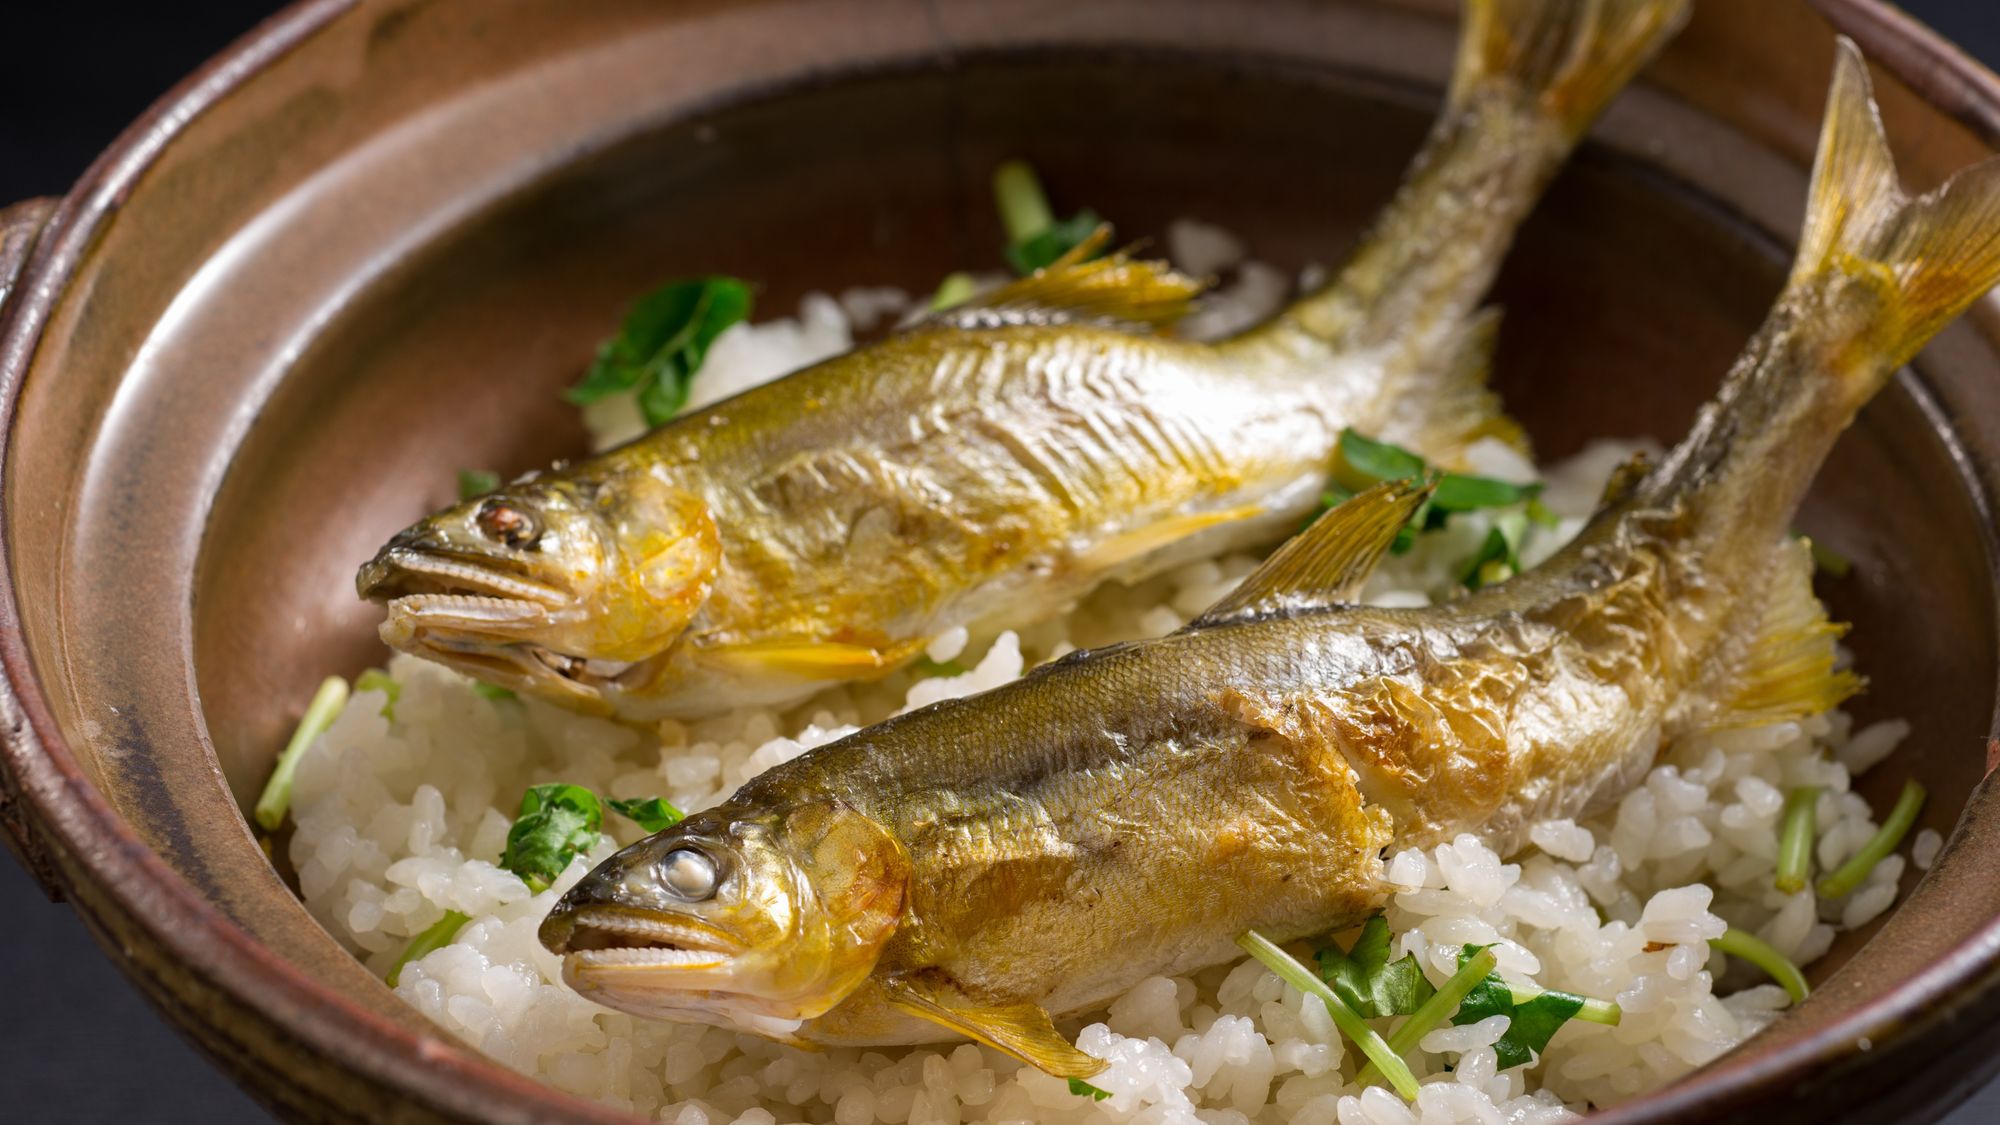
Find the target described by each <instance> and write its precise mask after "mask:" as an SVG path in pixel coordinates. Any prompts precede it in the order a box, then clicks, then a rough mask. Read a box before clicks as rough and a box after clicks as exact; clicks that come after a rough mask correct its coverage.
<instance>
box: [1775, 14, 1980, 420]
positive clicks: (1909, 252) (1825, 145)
mask: <svg viewBox="0 0 2000 1125" xmlns="http://www.w3.org/2000/svg"><path fill="white" fill-rule="evenodd" d="M1847 282H1858V283H1859V284H1860V285H1862V286H1864V287H1866V288H1867V289H1869V290H1872V291H1873V294H1874V296H1875V299H1876V300H1877V301H1878V302H1879V304H1878V306H1877V307H1875V308H1872V309H1869V310H1868V312H1867V316H1868V318H1869V326H1868V329H1867V330H1866V331H1864V332H1863V333H1862V334H1861V335H1860V337H1859V338H1858V339H1856V340H1855V341H1854V343H1855V344H1856V345H1858V346H1859V347H1861V348H1864V349H1866V353H1867V359H1868V360H1869V361H1870V362H1868V363H1864V364H1859V365H1856V364H1839V365H1837V366H1839V367H1841V368H1844V369H1847V370H1851V371H1854V372H1855V373H1857V374H1860V373H1862V371H1865V372H1866V374H1867V376H1868V377H1867V378H1866V379H1864V380H1863V382H1864V383H1865V385H1861V386H1857V387H1855V388H1854V390H1855V392H1856V397H1857V398H1858V399H1859V398H1866V397H1867V396H1868V395H1869V394H1872V393H1873V392H1874V391H1875V390H1876V389H1877V387H1878V386H1879V385H1880V382H1881V381H1882V380H1884V379H1886V378H1887V377H1888V375H1889V374H1890V373H1892V372H1894V371H1895V370H1896V369H1897V368H1899V367H1901V366H1902V365H1903V364H1904V363H1907V362H1908V361H1909V360H1910V358H1911V357H1912V356H1914V355H1915V354H1916V353H1917V351H1918V350H1919V349H1921V348H1922V347H1923V346H1924V344H1925V343H1927V342H1928V341H1929V340H1930V338H1931V337H1932V336H1934V335H1936V334H1937V332H1938V331H1939V330H1940V329H1942V328H1943V327H1944V326H1945V325H1946V324H1947V323H1949V322H1950V321H1951V319H1952V318H1953V317H1956V316H1957V315H1958V314H1959V313H1960V312H1963V311H1964V310H1965V308H1966V306H1967V305H1970V304H1971V303H1972V302H1974V301H1976V300H1978V299H1979V298H1980V297H1981V296H1983V295H1984V294H1985V293H1986V292H1987V291H1988V290H1989V289H1991V288H1993V286H1994V284H1995V283H1996V282H2000V157H1996V158H1992V159H1988V160H1985V161H1983V162H1981V163H1979V164H1976V165H1973V166H1972V167H1970V168H1967V169H1965V170H1963V171H1961V172H1959V173H1958V174H1957V175H1954V176H1952V177H1951V178H1950V179H1949V180H1947V181H1945V183H1944V184H1943V185H1942V186H1941V187H1938V188H1937V189H1935V190H1933V191H1930V192H1928V193H1926V194H1924V195H1920V196H1916V197H1915V198H1911V197H1910V196H1908V195H1906V194H1904V192H1903V190H1902V188H1901V186H1900V185H1899V183H1898V181H1897V177H1896V166H1895V161H1894V159H1893V158H1892V157H1891V156H1890V155H1889V143H1888V139H1887V138H1886V137H1885V136H1884V134H1883V131H1882V119H1881V117H1880V115H1879V114H1878V113H1877V112H1876V109H1875V101H1874V98H1873V97H1872V96H1871V94H1870V91H1869V81H1868V64H1867V63H1866V62H1865V61H1863V59H1862V57H1861V51H1860V49H1859V48H1857V47H1856V46H1855V45H1854V43H1853V41H1851V40H1849V39H1847V38H1845V37H1842V38H1841V39H1840V41H1839V45H1838V49H1837V58H1836V61H1835V64H1834V73H1833V87H1832V89H1831V91H1830V92H1829V93H1828V95H1827V107H1826V121H1825V124H1824V125H1823V126H1822V128H1821V132H1820V142H1819V154H1818V156H1817V157H1816V158H1815V159H1814V161H1813V180H1812V192H1811V195H1810V197H1809V199H1808V201H1807V204H1806V220H1805V228H1804V231H1803V233H1802V234H1801V235H1800V238H1799V254H1798V258H1797V260H1796V261H1795V262H1794V263H1793V265H1792V275H1791V278H1790V280H1789V281H1788V282H1787V283H1786V289H1787V292H1788V293H1790V294H1793V295H1795V296H1796V295H1802V294H1805V293H1809V292H1812V291H1816V290H1827V289H1829V287H1830V286H1831V287H1838V286H1840V285H1841V284H1842V283H1847Z"/></svg>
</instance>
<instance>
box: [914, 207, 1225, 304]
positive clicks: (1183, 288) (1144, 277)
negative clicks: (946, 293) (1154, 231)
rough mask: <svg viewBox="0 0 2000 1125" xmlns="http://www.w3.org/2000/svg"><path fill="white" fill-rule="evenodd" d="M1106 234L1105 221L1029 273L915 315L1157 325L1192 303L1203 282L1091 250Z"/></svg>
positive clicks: (1116, 253)
mask: <svg viewBox="0 0 2000 1125" xmlns="http://www.w3.org/2000/svg"><path fill="white" fill-rule="evenodd" d="M1110 238H1111V228H1110V227H1109V226H1101V227H1098V228H1097V229H1096V230H1095V231H1093V232H1092V233H1091V235H1090V237H1089V238H1086V239H1084V240H1083V241H1082V242H1079V243H1077V244H1076V245H1075V246H1073V247H1071V248H1070V250H1069V252H1068V253H1066V254H1064V255H1063V256H1062V257H1060V258H1058V259H1056V260H1055V261H1053V262H1051V263H1049V264H1048V265H1047V266H1044V267H1043V268H1041V269H1038V270H1036V271H1035V272H1034V273H1031V274H1029V275H1028V276H1026V277H1024V278H1021V279H1020V280H1019V281H1012V282H1009V283H1007V284H1006V285H1002V286H1001V287H1000V288H998V289H995V290H993V291H992V292H989V293H982V294H980V295H979V296H977V297H974V298H972V299H971V300H969V301H966V302H965V303H964V304H960V305H954V306H952V307H951V308H949V309H946V310H944V311H943V312H940V313H937V314H935V315H933V316H930V317H928V318H926V319H925V320H923V321H922V322H920V323H922V324H926V325H938V324H943V325H950V326H954V327H959V328H996V327H1001V326H1004V325H1008V324H1018V323H1022V322H1024V321H1025V322H1031V323H1034V322H1040V323H1060V322H1065V321H1076V320H1107V321H1114V322H1117V323H1120V324H1123V325H1127V326H1130V327H1133V328H1140V329H1159V328H1165V327H1167V326H1169V325H1171V324H1173V323H1175V322H1176V321H1179V320H1180V319H1181V318H1182V317H1185V316H1186V315H1187V314H1188V313H1189V312H1190V311H1191V310H1192V308H1193V303H1194V299H1195V298H1196V297H1198V296H1200V295H1201V293H1202V291H1203V290H1204V289H1206V288H1207V287H1208V286H1207V283H1205V282H1203V281H1200V280H1198V279H1196V278H1192V277H1188V276H1186V275H1185V274H1181V273H1177V272H1176V271H1175V270H1174V269H1173V268H1172V267H1171V266H1168V265H1167V264H1166V263H1165V262H1154V261H1147V260H1144V259H1140V258H1134V257H1132V256H1131V255H1130V254H1129V253H1128V252H1126V251H1123V250H1116V251H1113V252H1111V253H1109V254H1106V255H1104V256H1103V257H1101V258H1100V257H1094V255H1096V254H1097V253H1098V252H1099V251H1101V250H1103V249H1104V245H1105V243H1106V242H1107V241H1109V240H1110Z"/></svg>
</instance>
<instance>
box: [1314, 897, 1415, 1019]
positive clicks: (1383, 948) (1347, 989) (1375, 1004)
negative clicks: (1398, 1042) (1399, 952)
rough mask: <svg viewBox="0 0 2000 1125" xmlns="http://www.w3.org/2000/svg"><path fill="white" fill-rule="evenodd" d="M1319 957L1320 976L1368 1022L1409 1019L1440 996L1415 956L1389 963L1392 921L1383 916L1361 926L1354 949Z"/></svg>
mask: <svg viewBox="0 0 2000 1125" xmlns="http://www.w3.org/2000/svg"><path fill="white" fill-rule="evenodd" d="M1318 957H1319V975H1320V976H1322V977H1324V978H1325V979H1326V983H1328V984H1330V985H1332V986H1333V990H1334V991H1335V992H1337V993H1339V994H1340V998H1341V999H1342V1000H1345V1001H1347V1006H1348V1007H1350V1008H1353V1009H1354V1010H1355V1011H1356V1012H1359V1013H1360V1014H1361V1015H1362V1016H1363V1017H1365V1018H1367V1019H1375V1018H1377V1017H1380V1016H1407V1015H1410V1014H1411V1013H1413V1012H1415V1011H1416V1010H1417V1009H1418V1008H1420V1007H1422V1006H1423V1003H1424V1001H1426V1000H1429V999H1430V998H1431V996H1432V995H1433V994H1434V993H1436V992H1437V989H1436V988H1433V987H1432V986H1431V982H1430V981H1429V980H1427V979H1425V977H1424V970H1423V967H1422V966H1420V965H1418V964H1417V958H1416V955H1415V954H1413V953H1405V954H1403V957H1402V959H1401V960H1398V961H1391V960H1389V920H1388V919H1387V918H1385V917H1383V916H1382V915H1380V914H1377V915H1375V916H1374V917H1373V918H1370V919H1368V921H1367V922H1365V923H1363V924H1362V926H1361V936H1360V937H1357V938H1355V939H1354V948H1353V949H1350V950H1348V951H1346V952H1345V953H1343V952H1341V950H1340V947H1339V946H1337V945H1329V946H1327V947H1326V948H1325V949H1322V950H1320V951H1319V955H1318Z"/></svg>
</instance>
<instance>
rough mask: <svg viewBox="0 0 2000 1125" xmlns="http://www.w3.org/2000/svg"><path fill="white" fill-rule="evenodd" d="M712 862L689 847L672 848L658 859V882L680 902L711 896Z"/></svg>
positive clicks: (713, 885) (713, 875) (713, 869)
mask: <svg viewBox="0 0 2000 1125" xmlns="http://www.w3.org/2000/svg"><path fill="white" fill-rule="evenodd" d="M718 881H719V880H717V878H716V872H715V861H714V860H712V859H710V858H708V856H706V855H704V854H702V853H701V852H698V851H696V850H695V849H693V848H675V849H674V850H673V851H670V852H668V853H667V854H666V855H664V856H662V857H661V858H660V882H661V884H662V885H664V886H665V887H666V888H667V891H668V892H669V893H671V894H672V895H673V896H674V897H675V898H678V899H680V900H682V901H683V902H701V901H703V900H704V899H709V898H713V897H714V896H715V889H716V884H717V883H718Z"/></svg>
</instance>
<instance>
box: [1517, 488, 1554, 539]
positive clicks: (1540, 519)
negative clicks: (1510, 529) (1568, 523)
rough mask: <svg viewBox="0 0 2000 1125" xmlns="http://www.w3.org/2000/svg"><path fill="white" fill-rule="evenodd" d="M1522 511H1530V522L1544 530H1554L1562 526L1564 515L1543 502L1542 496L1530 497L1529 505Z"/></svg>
mask: <svg viewBox="0 0 2000 1125" xmlns="http://www.w3.org/2000/svg"><path fill="white" fill-rule="evenodd" d="M1522 511H1524V512H1527V513H1528V522H1529V523H1531V524H1534V525H1535V526H1536V527H1539V528H1541V529H1542V530H1543V531H1554V530H1555V529H1556V528H1558V527H1561V526H1562V517H1561V516H1559V515H1556V514H1555V512H1553V511H1551V510H1550V508H1549V506H1548V505H1547V504H1544V503H1542V498H1541V497H1540V496H1530V497H1528V504H1527V507H1525V508H1523V509H1522Z"/></svg>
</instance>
